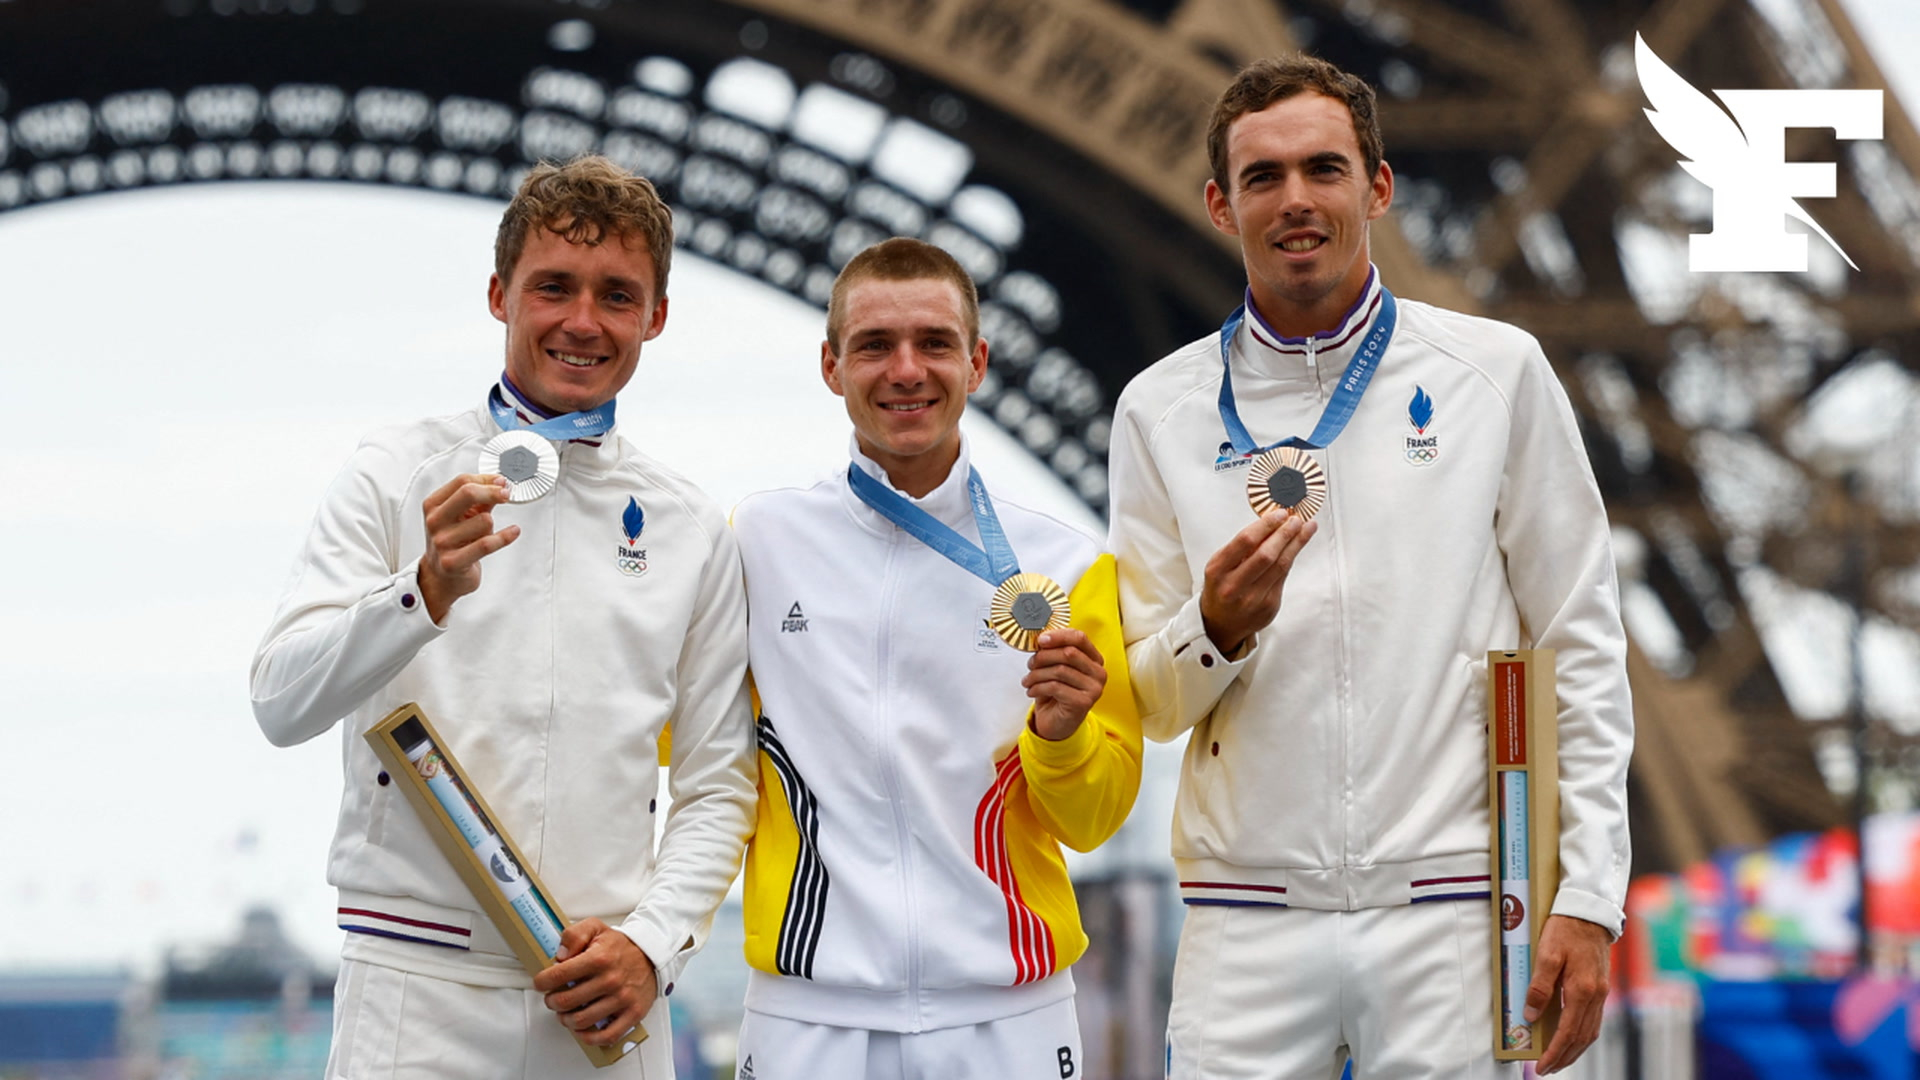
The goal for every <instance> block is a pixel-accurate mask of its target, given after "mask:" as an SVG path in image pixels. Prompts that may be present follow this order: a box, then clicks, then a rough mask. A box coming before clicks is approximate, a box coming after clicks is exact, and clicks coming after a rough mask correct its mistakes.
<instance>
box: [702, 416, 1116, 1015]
mask: <svg viewBox="0 0 1920 1080" xmlns="http://www.w3.org/2000/svg"><path fill="white" fill-rule="evenodd" d="M854 466H855V467H857V468H861V469H864V470H866V472H867V473H868V474H869V475H870V476H872V477H873V478H874V479H876V480H879V481H880V482H882V483H887V482H888V481H887V476H886V473H885V471H884V470H882V469H881V468H880V466H878V465H876V464H874V463H873V461H872V460H870V459H869V458H867V457H866V456H865V455H862V454H860V453H859V452H858V451H857V450H856V451H855V453H854ZM967 469H968V455H967V453H966V448H965V444H964V443H963V444H962V451H961V455H960V459H959V461H958V462H957V463H956V464H955V465H954V467H953V469H952V471H951V472H950V473H949V474H948V476H947V479H946V480H945V481H944V482H942V483H941V485H940V486H939V487H937V488H935V489H934V490H933V491H931V492H928V493H927V495H926V496H925V497H924V498H922V499H917V500H914V501H915V502H916V503H917V504H918V505H919V506H920V508H921V509H923V510H925V511H926V512H927V513H929V514H931V515H933V516H934V517H935V518H937V519H939V520H940V521H942V522H944V523H946V524H947V525H948V526H950V527H952V528H953V529H954V530H955V531H957V532H959V533H960V534H961V535H962V536H965V537H966V538H967V539H968V540H970V541H972V542H974V543H978V542H979V532H978V530H977V528H976V526H975V524H974V520H973V511H972V507H971V504H970V502H969V499H968V491H967ZM985 481H986V484H987V486H988V488H989V495H990V497H992V498H993V503H994V506H995V508H996V511H997V514H998V516H999V519H1000V524H1001V526H1002V527H1003V528H1004V529H1005V530H1006V534H1007V538H1008V540H1009V541H1010V542H1011V543H1012V545H1013V550H1014V554H1015V555H1016V556H1017V557H1018V559H1019V561H1020V568H1021V569H1022V570H1025V571H1030V572H1033V573H1038V574H1045V575H1047V576H1048V577H1050V578H1052V579H1053V580H1054V581H1056V582H1058V583H1059V585H1060V586H1061V587H1062V588H1063V589H1066V590H1067V591H1068V593H1069V596H1070V600H1071V607H1072V615H1071V623H1072V625H1073V626H1074V627H1075V628H1076V629H1079V630H1081V631H1083V632H1084V633H1086V635H1087V637H1088V639H1089V640H1090V641H1091V642H1092V643H1093V645H1094V648H1095V649H1097V650H1099V651H1100V653H1101V654H1102V656H1103V657H1104V658H1105V659H1106V661H1107V683H1106V688H1105V690H1104V691H1103V692H1102V694H1101V696H1100V699H1099V700H1098V701H1096V702H1095V703H1094V706H1093V708H1092V710H1091V711H1089V712H1088V714H1087V717H1086V719H1085V720H1083V721H1082V722H1081V724H1080V726H1079V727H1078V728H1076V729H1075V730H1074V732H1073V734H1072V735H1069V736H1068V737H1066V738H1064V739H1061V740H1059V741H1058V742H1049V741H1047V740H1046V739H1042V738H1040V737H1039V736H1038V735H1037V734H1035V733H1034V732H1033V731H1032V730H1031V729H1030V727H1029V726H1028V725H1027V718H1028V716H1029V715H1030V714H1031V711H1032V705H1033V702H1032V700H1031V699H1029V698H1028V697H1027V692H1026V689H1025V688H1024V687H1023V686H1021V685H1020V681H1021V680H1022V679H1023V678H1025V677H1026V674H1027V660H1028V654H1027V653H1023V652H1019V651H1016V650H1015V649H1014V648H1013V647H1012V646H1010V645H1007V644H1006V643H1005V642H1003V641H1001V640H1000V638H999V637H998V636H996V635H995V634H994V632H993V631H992V630H990V629H988V628H987V626H986V615H987V610H988V604H989V602H990V600H991V599H992V596H993V587H992V586H991V585H988V584H987V583H986V582H984V581H982V580H981V579H979V578H977V577H975V576H974V575H973V574H971V573H969V572H967V571H966V570H965V569H962V568H961V567H959V566H957V565H955V564H954V563H953V562H951V561H949V560H948V559H947V557H946V556H944V555H942V554H940V553H939V552H937V551H935V550H933V549H932V548H930V547H928V546H927V545H925V544H923V543H921V542H920V541H919V540H917V539H915V538H914V537H913V536H911V535H909V534H908V533H906V532H905V531H904V530H902V529H900V528H899V527H898V526H896V525H894V524H893V523H892V522H890V521H889V520H887V519H886V518H885V517H883V516H882V515H880V514H879V513H878V512H876V511H874V510H873V509H872V508H871V507H869V506H867V505H866V504H865V503H864V502H861V501H860V498H859V497H858V496H857V495H855V494H854V493H853V490H852V488H851V487H850V486H849V484H848V483H847V477H846V469H845V468H844V467H843V468H841V469H837V470H835V471H834V472H833V473H832V474H831V475H829V476H828V477H826V478H825V479H823V480H821V481H820V482H818V483H816V484H813V485H811V486H809V487H804V488H784V489H778V490H774V491H766V492H761V493H760V494H757V495H753V496H750V497H749V498H747V499H746V500H745V501H744V502H742V503H741V504H740V505H739V507H737V508H736V509H735V510H734V514H733V525H734V530H735V532H736V533H737V534H738V536H739V538H740V553H741V560H742V563H743V565H744V566H745V567H746V575H747V587H748V600H749V603H750V605H751V618H750V622H751V624H752V626H751V631H750V640H751V650H752V657H753V682H754V686H755V689H756V690H757V691H758V695H759V705H760V710H761V714H760V720H759V723H760V754H761V769H760V776H761V791H762V794H761V800H760V808H759V828H758V831H757V832H756V833H755V834H754V837H753V842H752V844H751V846H750V847H749V849H748V852H747V872H746V898H745V899H746V903H745V909H746V910H745V919H746V955H747V962H748V963H749V964H751V965H752V966H753V968H754V971H753V974H752V979H751V981H750V982H749V983H748V985H747V1007H748V1008H749V1009H752V1010H754V1011H755V1012H760V1013H767V1014H771V1015H774V1016H781V1017H786V1018H788V1019H792V1020H800V1021H805V1022H807V1023H815V1024H831V1025H835V1026H839V1027H855V1028H869V1029H875V1030H883V1031H909V1032H917V1031H927V1030H933V1029H938V1028H946V1027H955V1026H959V1025H966V1024H978V1023H985V1022H988V1021H993V1020H999V1019H1002V1018H1004V1017H1008V1016H1014V1015H1018V1014H1020V1013H1025V1012H1029V1011H1031V1010H1033V1009H1038V1008H1042V1007H1044V1006H1046V1005H1049V1004H1051V1003H1053V1002H1055V1001H1059V1000H1062V999H1064V998H1066V997H1069V996H1070V995H1071V994H1072V993H1073V982H1072V979H1071V977H1070V976H1069V975H1068V972H1067V968H1068V966H1069V965H1071V964H1072V963H1073V962H1074V961H1075V960H1077V959H1079V957H1080V955H1081V953H1082V952H1083V951H1084V950H1085V949H1086V947H1087V936H1086V933H1085V932H1084V931H1083V930H1082V929H1081V925H1080V914H1079V909H1078V907H1077V905H1076V904H1075V902H1074V895H1073V885H1072V883H1071V882H1070V881H1069V880H1068V878H1067V868H1066V864H1065V862H1064V861H1063V859H1062V857H1061V854H1060V845H1061V844H1067V845H1069V846H1071V847H1073V848H1076V849H1078V850H1081V851H1088V850H1091V849H1092V848H1093V847H1094V846H1095V845H1097V844H1099V843H1101V842H1102V841H1104V840H1105V839H1106V838H1107V837H1109V836H1111V835H1112V834H1113V832H1114V830H1116V829H1118V828H1119V827H1120V823H1121V822H1123V821H1125V820H1126V817H1127V812H1128V810H1129V809H1131V808H1132V806H1133V800H1134V795H1135V793H1136V792H1137V791H1138V789H1139V786H1140V721H1139V718H1138V716H1137V714H1136V712H1135V706H1134V698H1133V692H1132V690H1131V689H1130V688H1129V687H1128V685H1127V669H1126V659H1125V655H1126V647H1125V645H1124V644H1123V643H1122V641H1121V637H1120V618H1119V605H1118V603H1117V601H1116V598H1115V586H1114V569H1113V559H1112V558H1111V557H1110V556H1107V555H1104V554H1102V553H1101V551H1100V547H1099V545H1098V544H1097V543H1095V542H1094V541H1093V540H1092V539H1090V538H1088V537H1086V536H1084V535H1083V534H1081V533H1080V532H1079V531H1078V530H1077V529H1073V528H1071V527H1069V526H1067V525H1063V524H1061V523H1060V522H1059V521H1056V520H1055V519H1053V518H1050V517H1047V516H1046V515H1044V514H1040V513H1036V512H1034V511H1032V510H1029V509H1027V508H1025V507H1022V506H1018V505H1015V504H1013V503H1009V502H1007V501H1006V500H1004V499H1001V498H998V497H997V496H992V495H991V488H992V484H993V478H992V477H986V478H985Z"/></svg>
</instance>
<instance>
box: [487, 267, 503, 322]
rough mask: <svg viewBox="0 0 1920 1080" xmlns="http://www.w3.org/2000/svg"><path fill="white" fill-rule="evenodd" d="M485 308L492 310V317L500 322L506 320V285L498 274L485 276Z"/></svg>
mask: <svg viewBox="0 0 1920 1080" xmlns="http://www.w3.org/2000/svg"><path fill="white" fill-rule="evenodd" d="M487 310H488V311H491V312H493V317H494V318H496V319H499V320H500V321H501V322H506V321H507V287H506V285H505V284H504V283H502V282H501V280H500V275H499V274H493V275H491V276H489V277H488V278H487Z"/></svg>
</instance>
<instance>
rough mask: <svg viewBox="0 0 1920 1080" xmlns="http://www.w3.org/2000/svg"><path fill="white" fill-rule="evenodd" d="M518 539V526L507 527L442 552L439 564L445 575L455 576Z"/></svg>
mask: <svg viewBox="0 0 1920 1080" xmlns="http://www.w3.org/2000/svg"><path fill="white" fill-rule="evenodd" d="M519 538H520V526H518V525H509V526H507V527H506V528H504V529H501V530H500V531H499V532H497V533H488V534H486V535H485V536H482V537H480V538H479V539H478V540H475V541H473V542H472V543H469V544H466V545H464V546H461V547H458V548H455V549H453V550H451V551H447V550H442V551H441V552H440V564H441V566H442V567H443V568H444V572H445V573H448V574H457V573H460V572H461V571H463V570H466V569H468V568H469V567H471V566H472V565H473V564H474V563H477V562H479V561H480V560H481V559H484V558H486V557H487V556H489V555H491V554H493V553H494V552H496V551H499V550H500V549H501V548H503V547H506V546H507V545H508V544H511V543H513V542H514V541H515V540H517V539H519Z"/></svg>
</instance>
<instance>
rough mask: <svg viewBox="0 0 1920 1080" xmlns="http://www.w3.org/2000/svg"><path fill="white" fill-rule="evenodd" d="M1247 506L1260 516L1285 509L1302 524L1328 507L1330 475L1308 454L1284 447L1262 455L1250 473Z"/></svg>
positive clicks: (1248, 473)
mask: <svg viewBox="0 0 1920 1080" xmlns="http://www.w3.org/2000/svg"><path fill="white" fill-rule="evenodd" d="M1247 503H1248V505H1250V506H1252V507H1253V512H1254V513H1256V514H1262V515H1264V514H1266V513H1267V511H1269V510H1272V509H1273V508H1274V507H1276V506H1277V507H1283V508H1285V509H1286V510H1288V511H1290V512H1291V513H1292V514H1293V515H1294V516H1295V517H1297V518H1299V519H1300V520H1302V521H1312V520H1313V516H1314V515H1315V514H1318V513H1319V512H1320V509H1321V508H1322V507H1324V506H1326V505H1327V473H1326V470H1324V469H1322V468H1321V467H1320V463H1319V462H1317V461H1315V460H1313V459H1312V458H1311V457H1308V456H1307V453H1306V451H1304V450H1296V449H1294V448H1293V447H1291V446H1282V447H1278V448H1276V449H1273V450H1269V451H1267V452H1266V453H1264V454H1261V455H1260V456H1259V457H1258V458H1256V459H1255V460H1254V462H1253V465H1252V466H1251V467H1250V468H1248V469H1247Z"/></svg>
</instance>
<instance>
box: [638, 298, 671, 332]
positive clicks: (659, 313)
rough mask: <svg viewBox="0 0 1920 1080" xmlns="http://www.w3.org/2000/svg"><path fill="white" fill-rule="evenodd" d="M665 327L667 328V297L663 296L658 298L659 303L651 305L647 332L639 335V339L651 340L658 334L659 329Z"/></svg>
mask: <svg viewBox="0 0 1920 1080" xmlns="http://www.w3.org/2000/svg"><path fill="white" fill-rule="evenodd" d="M666 328H667V298H666V297H664V296H663V297H661V298H660V302H659V303H657V304H655V305H653V317H652V318H651V319H649V320H647V332H646V333H645V334H644V335H642V336H641V338H640V340H641V341H652V340H653V339H654V338H657V337H659V336H660V331H662V330H665V329H666Z"/></svg>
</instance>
